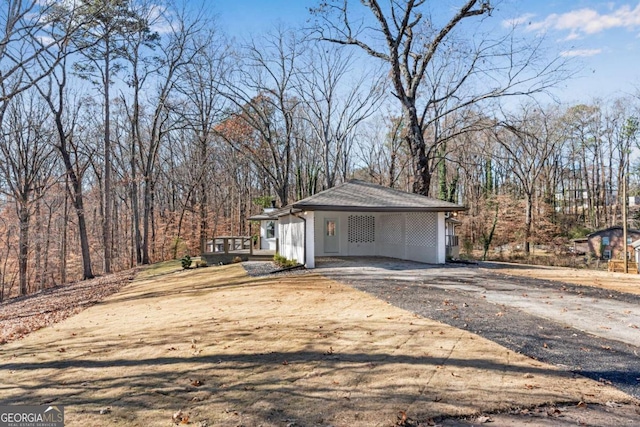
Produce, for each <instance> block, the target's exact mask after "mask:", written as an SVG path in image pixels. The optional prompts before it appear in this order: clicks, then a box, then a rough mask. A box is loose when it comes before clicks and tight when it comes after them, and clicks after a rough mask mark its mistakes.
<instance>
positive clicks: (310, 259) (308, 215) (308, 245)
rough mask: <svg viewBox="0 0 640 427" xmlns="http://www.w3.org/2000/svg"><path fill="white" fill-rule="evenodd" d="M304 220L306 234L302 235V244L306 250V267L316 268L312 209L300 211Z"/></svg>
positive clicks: (313, 214)
mask: <svg viewBox="0 0 640 427" xmlns="http://www.w3.org/2000/svg"><path fill="white" fill-rule="evenodd" d="M302 215H304V218H305V220H306V224H307V226H306V230H305V231H306V235H305V236H304V244H305V250H306V263H305V267H306V268H316V252H315V248H316V244H315V242H316V233H315V225H314V223H315V221H314V220H315V213H314V212H313V211H305V212H303V213H302Z"/></svg>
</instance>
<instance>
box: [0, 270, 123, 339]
mask: <svg viewBox="0 0 640 427" xmlns="http://www.w3.org/2000/svg"><path fill="white" fill-rule="evenodd" d="M134 276H135V270H128V271H124V272H121V273H116V274H110V275H108V276H102V277H98V278H95V279H92V280H85V281H82V282H75V283H71V284H68V285H64V286H57V287H55V288H49V289H46V290H45V291H42V292H38V293H36V294H33V295H29V296H27V297H25V298H20V299H19V300H8V301H5V302H3V303H2V304H0V323H2V328H1V329H0V343H2V342H9V341H14V340H17V339H21V338H23V337H24V336H25V335H28V334H30V333H31V332H33V331H37V330H38V329H41V328H44V327H45V326H48V325H52V324H54V323H58V322H60V321H62V320H64V319H66V318H67V317H70V316H73V315H74V314H77V313H79V312H80V311H82V310H84V309H85V308H88V307H90V306H92V305H94V304H96V303H98V302H100V301H101V300H102V299H104V298H105V297H107V296H109V295H111V294H113V293H115V292H118V291H119V290H120V289H121V288H122V287H123V286H124V285H126V284H128V283H129V281H130V280H131V279H132V278H133V277H134ZM72 336H73V335H72Z"/></svg>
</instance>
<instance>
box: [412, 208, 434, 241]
mask: <svg viewBox="0 0 640 427" xmlns="http://www.w3.org/2000/svg"><path fill="white" fill-rule="evenodd" d="M405 236H406V244H407V245H409V246H427V247H434V246H437V245H438V217H437V214H434V213H423V212H412V213H408V214H407V228H406V234H405Z"/></svg>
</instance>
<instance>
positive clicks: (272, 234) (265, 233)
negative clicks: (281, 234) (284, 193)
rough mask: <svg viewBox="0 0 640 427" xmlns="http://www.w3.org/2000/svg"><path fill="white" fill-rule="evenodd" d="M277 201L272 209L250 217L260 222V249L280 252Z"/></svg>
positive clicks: (266, 209) (272, 204)
mask: <svg viewBox="0 0 640 427" xmlns="http://www.w3.org/2000/svg"><path fill="white" fill-rule="evenodd" d="M276 211H277V209H276V206H275V201H272V202H271V207H269V208H264V210H263V211H262V213H261V214H259V215H253V216H251V217H249V220H251V221H260V234H259V237H258V242H259V245H258V249H263V250H269V251H277V250H278V241H277V237H278V217H277V216H276V215H274V214H275V212H276Z"/></svg>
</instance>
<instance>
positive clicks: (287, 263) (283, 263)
mask: <svg viewBox="0 0 640 427" xmlns="http://www.w3.org/2000/svg"><path fill="white" fill-rule="evenodd" d="M273 262H274V263H275V264H276V265H277V266H278V267H280V268H287V267H293V266H296V265H298V261H296V260H293V259H287V258H286V257H284V256H282V255H280V254H278V253H277V254H275V255H274V256H273Z"/></svg>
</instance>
